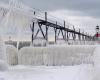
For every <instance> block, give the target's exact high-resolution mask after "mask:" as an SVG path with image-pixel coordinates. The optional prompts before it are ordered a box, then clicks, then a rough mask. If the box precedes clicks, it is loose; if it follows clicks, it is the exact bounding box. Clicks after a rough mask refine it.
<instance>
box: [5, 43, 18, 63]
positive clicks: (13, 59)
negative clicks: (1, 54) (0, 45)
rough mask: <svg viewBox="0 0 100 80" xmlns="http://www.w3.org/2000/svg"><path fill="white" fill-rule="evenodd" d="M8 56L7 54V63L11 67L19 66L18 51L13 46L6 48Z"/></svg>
mask: <svg viewBox="0 0 100 80" xmlns="http://www.w3.org/2000/svg"><path fill="white" fill-rule="evenodd" d="M6 54H7V62H8V64H9V65H17V64H18V51H17V48H15V47H14V46H12V45H7V46H6Z"/></svg>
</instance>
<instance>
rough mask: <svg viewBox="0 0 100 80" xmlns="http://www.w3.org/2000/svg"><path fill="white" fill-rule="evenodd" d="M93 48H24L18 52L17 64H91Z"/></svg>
mask: <svg viewBox="0 0 100 80" xmlns="http://www.w3.org/2000/svg"><path fill="white" fill-rule="evenodd" d="M94 49H95V47H93V46H66V47H46V48H44V47H41V48H40V47H35V48H34V47H25V48H22V49H21V50H20V51H19V59H18V60H19V64H24V65H49V66H61V65H79V64H83V63H85V64H91V63H93V61H92V59H91V57H92V55H93V52H94Z"/></svg>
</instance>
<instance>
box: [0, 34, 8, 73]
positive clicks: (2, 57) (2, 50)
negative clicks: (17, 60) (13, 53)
mask: <svg viewBox="0 0 100 80" xmlns="http://www.w3.org/2000/svg"><path fill="white" fill-rule="evenodd" d="M6 69H7V56H6V46H5V44H4V42H3V40H2V38H1V36H0V71H4V70H6Z"/></svg>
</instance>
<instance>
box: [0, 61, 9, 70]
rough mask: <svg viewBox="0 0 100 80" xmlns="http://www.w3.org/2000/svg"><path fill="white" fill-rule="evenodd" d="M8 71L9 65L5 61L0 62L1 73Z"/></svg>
mask: <svg viewBox="0 0 100 80" xmlns="http://www.w3.org/2000/svg"><path fill="white" fill-rule="evenodd" d="M7 69H8V64H7V63H5V61H3V60H0V71H6V70H7Z"/></svg>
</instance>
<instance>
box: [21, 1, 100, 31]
mask: <svg viewBox="0 0 100 80" xmlns="http://www.w3.org/2000/svg"><path fill="white" fill-rule="evenodd" d="M22 2H24V3H25V4H27V5H29V6H30V7H33V8H37V9H41V10H44V11H48V12H49V13H50V14H51V15H53V16H55V17H58V18H61V19H64V20H66V21H68V22H70V23H71V24H74V25H75V26H76V27H79V26H80V28H82V29H84V30H86V31H90V32H91V33H93V32H94V31H95V30H94V29H95V26H96V25H99V24H100V9H99V8H100V0H22ZM86 28H87V29H86Z"/></svg>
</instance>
